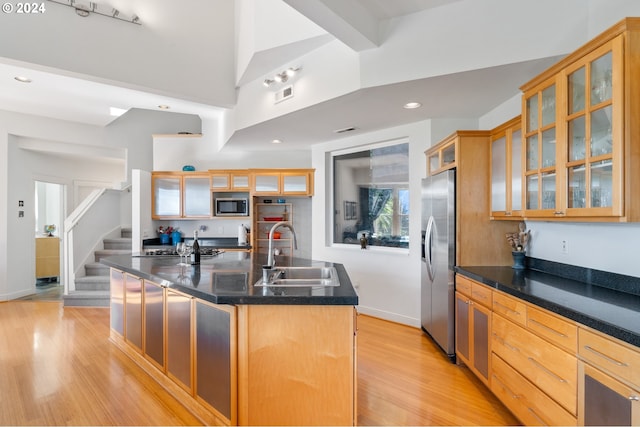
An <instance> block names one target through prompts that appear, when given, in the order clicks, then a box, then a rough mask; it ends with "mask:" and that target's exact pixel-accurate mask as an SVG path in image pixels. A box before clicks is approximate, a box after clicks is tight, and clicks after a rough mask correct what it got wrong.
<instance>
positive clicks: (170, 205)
mask: <svg viewBox="0 0 640 427" xmlns="http://www.w3.org/2000/svg"><path fill="white" fill-rule="evenodd" d="M151 182H152V200H151V205H152V213H151V215H152V218H153V219H173V218H175V219H180V218H210V217H211V183H210V176H209V173H208V172H207V173H203V172H154V173H153V174H152V178H151Z"/></svg>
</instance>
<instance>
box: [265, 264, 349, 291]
mask: <svg viewBox="0 0 640 427" xmlns="http://www.w3.org/2000/svg"><path fill="white" fill-rule="evenodd" d="M255 286H283V287H284V286H288V287H303V286H340V280H339V279H338V272H337V271H336V269H335V267H326V266H323V267H316V266H310V267H275V268H273V269H272V270H271V271H270V272H269V280H268V281H264V280H259V281H258V282H256V284H255Z"/></svg>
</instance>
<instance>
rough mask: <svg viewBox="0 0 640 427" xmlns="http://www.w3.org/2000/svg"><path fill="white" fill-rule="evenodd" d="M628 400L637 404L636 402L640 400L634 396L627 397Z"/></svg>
mask: <svg viewBox="0 0 640 427" xmlns="http://www.w3.org/2000/svg"><path fill="white" fill-rule="evenodd" d="M629 400H635V401H636V402H637V401H638V400H640V397H638V396H635V395H634V396H629Z"/></svg>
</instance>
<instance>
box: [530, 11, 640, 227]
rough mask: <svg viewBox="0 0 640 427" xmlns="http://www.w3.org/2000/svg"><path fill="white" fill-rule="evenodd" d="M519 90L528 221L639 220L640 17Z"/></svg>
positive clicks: (568, 58) (605, 33) (620, 26)
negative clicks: (520, 94)
mask: <svg viewBox="0 0 640 427" xmlns="http://www.w3.org/2000/svg"><path fill="white" fill-rule="evenodd" d="M521 89H522V91H523V97H522V132H523V136H524V147H523V148H524V149H523V156H524V160H523V163H524V171H523V186H524V193H523V202H524V212H523V215H524V217H526V218H527V219H536V218H539V219H545V220H547V219H553V220H562V219H567V220H569V219H570V220H573V221H576V220H585V221H615V222H619V221H640V200H638V198H637V197H635V198H633V197H632V195H633V194H637V192H638V185H640V184H639V183H640V150H639V148H638V141H639V138H640V122H638V120H636V118H637V117H639V115H640V96H639V94H640V18H627V19H625V20H623V21H621V22H620V23H618V24H616V25H615V26H613V27H612V28H610V29H609V30H607V31H605V32H604V33H602V34H601V35H599V36H598V37H596V38H595V39H593V40H592V41H591V42H589V43H587V44H585V45H584V46H582V47H581V48H580V49H578V50H576V51H575V52H573V53H572V54H570V55H568V56H567V57H566V58H565V59H563V60H562V61H560V62H559V63H557V64H556V65H554V66H553V67H551V68H549V69H548V70H547V71H545V72H543V73H542V74H540V75H539V76H537V77H536V78H534V79H532V80H531V81H529V82H528V83H526V84H524V85H523V86H522V87H521Z"/></svg>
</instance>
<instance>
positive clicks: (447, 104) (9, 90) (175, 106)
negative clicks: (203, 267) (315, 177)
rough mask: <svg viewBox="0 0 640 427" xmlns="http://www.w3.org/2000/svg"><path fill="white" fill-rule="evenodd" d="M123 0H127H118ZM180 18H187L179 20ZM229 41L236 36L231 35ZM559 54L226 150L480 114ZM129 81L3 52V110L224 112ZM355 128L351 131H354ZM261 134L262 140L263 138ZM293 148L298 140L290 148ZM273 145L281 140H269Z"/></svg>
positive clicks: (295, 124)
mask: <svg viewBox="0 0 640 427" xmlns="http://www.w3.org/2000/svg"><path fill="white" fill-rule="evenodd" d="M117 1H119V0H112V2H116V3H117ZM131 1H132V2H134V1H135V4H136V7H139V8H142V9H149V8H152V5H153V4H154V3H155V2H157V1H158V0H131ZM351 1H355V2H359V3H360V4H361V5H362V6H363V7H365V8H366V9H367V10H368V11H369V12H370V13H371V15H372V16H374V17H375V19H388V18H393V17H397V16H401V15H407V14H411V13H415V12H419V11H422V10H425V9H429V8H435V7H439V6H442V5H443V4H446V3H453V2H456V1H459V0H351ZM176 3H177V2H176ZM49 4H50V3H47V5H49ZM155 4H157V3H155ZM169 4H170V3H168V2H164V4H163V6H162V7H169V6H168V5H169ZM180 4H182V2H180ZM50 7H56V6H54V5H51V6H50ZM125 7H127V6H125ZM130 7H131V5H130V4H129V8H130ZM158 7H160V6H158ZM171 7H175V4H171ZM156 12H157V13H158V14H159V12H158V11H156ZM69 13H72V10H70V11H69ZM74 19H86V18H75V17H74ZM104 19H107V18H104ZM127 25H132V24H127ZM143 25H144V23H143ZM172 25H180V23H179V21H174V22H173V23H172ZM188 25H189V24H188V23H187V26H188ZM229 43H233V41H232V40H229ZM556 59H557V58H551V59H543V60H536V61H530V62H526V63H520V64H510V65H505V66H501V67H494V68H491V69H486V70H476V71H471V72H464V73H458V74H453V75H448V76H441V77H435V78H429V79H421V80H415V81H410V82H403V83H398V84H392V85H385V86H378V87H372V88H367V89H362V90H359V91H356V92H353V93H350V94H347V95H344V96H341V97H338V98H336V99H333V100H331V101H327V102H324V103H320V104H317V105H314V106H312V107H309V108H306V109H303V110H300V111H297V112H294V113H291V114H288V115H284V116H281V117H278V118H275V119H272V120H268V121H266V122H262V123H260V124H257V125H254V126H251V127H249V128H245V129H241V130H239V131H237V132H236V133H235V134H234V135H233V136H232V137H231V139H230V140H229V142H228V143H227V145H226V146H225V149H231V150H235V149H242V150H253V149H265V144H264V142H263V141H264V136H265V135H278V138H280V139H285V140H286V141H288V142H291V143H294V144H295V148H296V149H306V148H308V147H309V145H310V144H314V143H318V142H323V141H327V140H331V139H336V138H338V137H339V135H337V134H335V133H334V132H333V131H334V130H336V129H341V128H346V127H351V126H353V127H355V128H356V131H354V132H367V131H371V130H376V129H381V128H385V127H390V126H394V125H400V124H405V123H410V122H415V121H418V120H423V119H427V118H438V117H443V118H444V117H459V118H461V117H478V116H480V115H482V114H483V113H485V112H486V111H488V110H490V109H491V108H493V107H494V106H497V105H499V104H501V103H502V102H504V101H505V100H507V99H510V98H511V97H513V96H514V95H515V93H517V88H518V86H519V85H520V84H522V83H523V82H524V81H527V80H528V79H529V78H530V77H533V76H535V75H536V74H538V73H539V72H540V71H542V70H544V69H545V68H547V67H548V66H549V65H550V64H551V63H553V62H555V61H556ZM23 75H24V76H28V77H30V78H31V79H32V80H33V82H32V83H28V84H25V83H19V82H17V81H16V80H15V79H14V77H15V76H23ZM212 84H215V83H214V82H212ZM123 86H125V85H114V84H111V82H108V81H106V80H105V79H102V78H99V77H96V76H86V75H80V74H77V75H74V74H73V73H71V72H68V71H65V72H61V71H60V70H59V69H54V68H47V67H44V66H34V65H33V64H27V63H24V62H20V61H17V60H14V59H8V58H2V57H0V94H1V95H0V109H2V110H8V111H16V112H20V113H27V114H35V115H40V116H45V117H52V118H56V119H60V120H69V121H74V122H80V123H87V124H92V125H106V124H108V123H110V122H111V121H112V120H113V119H114V117H112V116H110V115H109V107H118V108H122V109H129V108H143V109H157V106H158V105H161V104H165V105H170V106H171V110H170V111H174V112H180V113H189V114H197V115H199V116H201V117H202V118H203V119H207V118H216V117H218V116H219V114H220V112H221V111H223V109H222V108H220V107H217V106H215V105H208V104H206V103H198V102H193V100H192V99H193V97H190V96H184V97H181V96H179V94H172V96H165V95H162V94H158V93H156V92H157V91H151V90H144V89H140V88H134V89H131V88H126V87H123ZM129 87H131V85H129ZM415 94H421V98H422V99H425V100H431V101H427V102H425V103H424V104H425V105H424V106H423V108H420V109H417V110H405V109H402V108H399V105H402V104H403V103H404V102H406V100H407V99H411V98H413V95H415ZM410 95H412V96H410ZM354 132H351V133H348V134H343V135H353V134H354ZM256 141H261V143H260V144H257V143H256ZM291 148H292V146H291V145H290V144H287V146H286V147H282V149H291ZM268 149H274V147H273V146H269V147H268Z"/></svg>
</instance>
